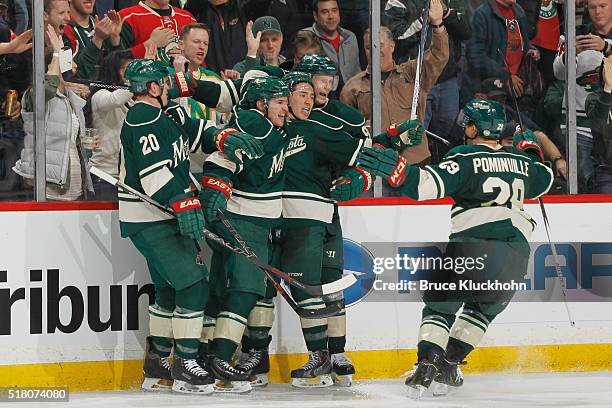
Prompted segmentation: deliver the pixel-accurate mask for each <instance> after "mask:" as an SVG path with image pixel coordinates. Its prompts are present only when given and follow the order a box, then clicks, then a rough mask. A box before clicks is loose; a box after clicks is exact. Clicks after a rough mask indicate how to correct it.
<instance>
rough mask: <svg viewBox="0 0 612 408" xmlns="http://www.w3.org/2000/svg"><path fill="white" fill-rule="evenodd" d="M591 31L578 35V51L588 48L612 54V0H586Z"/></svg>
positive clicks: (604, 53) (606, 54)
mask: <svg viewBox="0 0 612 408" xmlns="http://www.w3.org/2000/svg"><path fill="white" fill-rule="evenodd" d="M586 5H587V8H588V10H589V17H590V19H591V25H590V29H591V30H590V32H589V33H588V34H585V35H577V36H576V53H577V54H578V53H580V52H582V51H586V50H592V51H599V52H601V53H603V55H605V56H608V55H610V54H612V0H586Z"/></svg>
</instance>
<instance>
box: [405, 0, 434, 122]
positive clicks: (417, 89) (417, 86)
mask: <svg viewBox="0 0 612 408" xmlns="http://www.w3.org/2000/svg"><path fill="white" fill-rule="evenodd" d="M430 1H431V0H425V6H424V8H423V15H422V16H421V19H422V20H423V21H422V24H423V26H422V27H421V38H420V42H419V55H418V56H417V66H416V74H415V77H414V91H413V93H412V107H411V108H410V119H416V118H417V107H418V105H419V97H420V96H421V73H422V71H423V62H424V60H425V43H427V32H428V29H429V2H430Z"/></svg>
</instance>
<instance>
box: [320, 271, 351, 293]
mask: <svg viewBox="0 0 612 408" xmlns="http://www.w3.org/2000/svg"><path fill="white" fill-rule="evenodd" d="M355 282H357V277H356V276H355V274H352V273H350V274H348V275H344V276H342V278H340V279H338V280H336V281H333V282H331V283H326V284H325V285H322V286H321V289H322V292H323V294H324V295H329V294H331V293H336V292H340V291H342V290H344V289H346V288H348V287H349V286H351V285H352V284H353V283H355Z"/></svg>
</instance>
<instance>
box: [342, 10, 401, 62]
mask: <svg viewBox="0 0 612 408" xmlns="http://www.w3.org/2000/svg"><path fill="white" fill-rule="evenodd" d="M380 3H381V4H380V5H381V8H383V9H384V7H385V4H384V3H385V1H381V2H380ZM339 5H340V21H342V24H343V25H344V28H346V29H347V30H348V31H351V32H352V33H353V34H355V37H356V38H357V47H358V48H359V62H360V66H359V67H360V68H364V66H365V65H366V63H367V62H366V61H367V60H366V57H365V48H364V45H363V34H364V33H365V31H366V30H367V29H368V28H369V27H370V13H369V9H370V2H369V1H368V0H342V1H341V2H340V3H339ZM383 22H384V20H381V24H383ZM387 26H389V27H390V25H389V24H387Z"/></svg>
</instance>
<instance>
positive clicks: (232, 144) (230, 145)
mask: <svg viewBox="0 0 612 408" xmlns="http://www.w3.org/2000/svg"><path fill="white" fill-rule="evenodd" d="M215 145H216V146H217V149H218V150H219V151H220V152H222V153H225V155H226V156H227V158H228V159H230V160H231V161H233V162H234V163H236V164H242V153H244V154H246V156H247V157H248V158H249V159H257V158H259V157H261V156H263V154H264V148H263V145H262V144H261V142H260V141H259V140H257V139H255V138H254V137H253V136H251V135H249V134H248V133H243V132H240V131H238V130H236V129H232V128H225V129H223V130H221V131H219V133H217V136H215Z"/></svg>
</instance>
